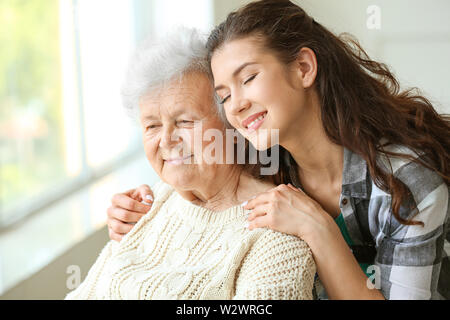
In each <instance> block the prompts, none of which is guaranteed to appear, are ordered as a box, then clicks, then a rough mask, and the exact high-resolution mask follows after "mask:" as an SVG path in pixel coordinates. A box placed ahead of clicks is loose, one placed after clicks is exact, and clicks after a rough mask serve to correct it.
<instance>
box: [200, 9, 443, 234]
mask: <svg viewBox="0 0 450 320" xmlns="http://www.w3.org/2000/svg"><path fill="white" fill-rule="evenodd" d="M247 36H255V37H257V38H259V39H261V44H262V45H263V46H264V47H265V48H267V49H269V50H272V51H273V52H274V53H275V54H276V55H277V57H278V58H279V59H280V60H281V61H282V62H284V63H286V64H289V63H291V62H293V61H294V60H295V59H296V58H297V55H298V53H299V51H300V49H301V48H303V47H308V48H310V49H312V50H313V51H314V53H315V55H316V58H317V64H318V70H317V77H316V83H315V86H316V90H317V92H318V94H319V97H320V99H321V100H320V104H321V118H322V124H323V127H324V129H325V132H326V134H327V136H328V137H329V139H330V140H331V141H332V142H334V143H336V144H338V145H341V146H344V147H346V148H347V149H350V150H352V151H353V152H355V153H357V154H359V155H360V156H362V158H363V159H364V160H365V161H366V162H367V164H368V167H369V171H370V174H371V177H372V179H373V180H374V182H375V183H376V185H377V186H378V187H380V188H382V189H383V190H385V191H387V192H389V193H390V194H391V195H392V199H393V201H392V203H393V214H394V216H395V217H396V218H397V220H398V221H399V222H401V223H403V224H408V225H410V224H421V225H423V223H422V222H420V221H412V220H411V219H408V220H407V219H404V218H402V217H401V216H400V215H399V209H400V205H401V204H402V202H403V200H405V198H406V197H407V196H408V194H409V193H410V191H409V189H408V188H407V186H406V185H405V184H403V183H402V182H401V181H400V180H399V179H397V178H396V177H395V176H394V175H393V174H391V173H390V172H389V171H386V170H383V169H382V168H381V167H380V166H379V163H378V162H377V154H379V153H382V154H385V155H388V156H389V155H391V156H400V157H404V158H406V159H410V160H412V161H414V162H417V163H419V164H421V165H423V166H425V167H427V168H429V169H431V170H433V171H435V172H436V173H438V174H439V175H440V176H441V177H442V178H443V179H444V181H445V182H446V183H447V185H450V178H449V176H450V161H449V160H450V159H449V158H450V116H449V115H439V114H438V113H437V112H436V111H435V109H434V108H433V106H432V104H431V103H430V101H429V100H428V99H427V98H425V97H424V96H422V95H420V94H419V93H418V91H417V90H416V89H408V90H404V91H402V90H401V89H400V85H399V83H398V81H397V80H396V78H395V77H394V75H393V74H392V73H391V72H390V71H389V69H388V68H387V66H386V65H385V64H383V63H379V62H376V61H373V60H371V59H370V58H369V56H368V55H367V53H366V52H365V51H364V50H363V49H362V48H361V46H360V45H359V44H358V42H357V41H356V40H354V39H353V38H351V37H350V36H349V35H348V34H344V35H342V36H339V37H338V36H335V35H334V34H333V33H331V32H330V31H328V30H327V29H326V28H325V27H323V26H322V25H320V24H319V23H317V22H316V21H314V19H313V18H312V17H310V16H309V15H308V14H306V13H305V11H304V10H303V9H302V8H300V7H299V6H297V5H295V4H293V3H291V2H290V1H286V0H262V1H257V2H252V3H249V4H248V5H246V6H244V7H242V8H241V9H239V10H238V11H235V12H232V13H230V14H229V15H228V17H227V19H226V21H224V22H223V23H222V24H220V25H219V26H217V27H216V28H215V29H214V30H213V31H212V33H211V35H210V37H209V39H208V42H207V47H208V49H209V59H211V56H212V54H213V53H214V51H215V50H216V49H218V48H219V47H220V46H221V45H223V44H224V43H226V42H227V41H230V40H233V39H238V38H243V37H247ZM380 138H385V139H386V140H387V141H389V143H392V144H398V145H402V146H405V147H409V148H410V149H412V150H414V151H416V152H421V153H423V156H421V157H418V158H413V157H412V156H408V155H405V154H398V153H393V152H389V151H386V150H384V149H383V146H385V145H380ZM283 151H284V152H287V151H285V150H283ZM280 155H281V156H283V154H282V152H281V153H280ZM288 170H289V168H288V167H287V166H286V165H285V163H284V162H283V161H280V172H279V174H278V176H277V177H278V179H277V182H279V183H287V182H288V181H289V178H288V177H289V171H288Z"/></svg>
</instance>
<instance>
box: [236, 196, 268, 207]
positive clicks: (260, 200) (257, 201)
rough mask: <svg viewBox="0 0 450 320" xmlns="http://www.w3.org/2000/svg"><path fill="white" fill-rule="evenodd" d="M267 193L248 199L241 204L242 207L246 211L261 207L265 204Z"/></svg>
mask: <svg viewBox="0 0 450 320" xmlns="http://www.w3.org/2000/svg"><path fill="white" fill-rule="evenodd" d="M267 195H268V193H267V192H262V193H259V194H257V195H256V196H254V197H253V198H250V199H249V200H248V201H246V202H244V203H243V204H242V207H243V208H244V209H246V210H252V209H254V208H255V207H256V206H259V205H263V204H265V203H267Z"/></svg>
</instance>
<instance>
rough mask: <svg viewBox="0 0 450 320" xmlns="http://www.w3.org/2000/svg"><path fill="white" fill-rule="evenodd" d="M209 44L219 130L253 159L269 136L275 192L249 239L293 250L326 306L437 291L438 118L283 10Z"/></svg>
mask: <svg viewBox="0 0 450 320" xmlns="http://www.w3.org/2000/svg"><path fill="white" fill-rule="evenodd" d="M207 47H208V49H209V58H210V62H211V69H212V72H213V76H214V83H215V88H216V92H217V95H218V96H219V98H220V100H221V104H222V108H223V112H224V113H225V115H226V118H227V119H228V121H229V122H230V124H231V125H232V126H234V127H235V128H236V129H237V130H238V131H239V132H240V133H241V134H242V135H244V136H245V137H246V138H247V139H248V140H249V141H250V142H251V143H252V144H253V146H255V147H256V148H257V149H260V148H262V146H264V145H266V143H268V144H269V145H273V144H274V142H271V141H270V137H271V134H270V133H271V130H279V145H280V146H281V147H282V153H281V154H282V155H283V157H282V159H281V160H285V161H284V162H282V163H281V168H280V175H279V176H280V177H281V179H280V181H279V183H282V184H281V185H279V186H278V187H277V188H275V189H273V190H271V191H269V192H265V193H263V194H260V195H259V196H258V197H256V198H255V199H252V200H250V201H249V202H248V203H247V204H246V206H245V208H246V209H251V210H252V213H251V214H250V216H249V220H250V221H251V222H250V226H249V228H250V229H253V228H260V227H269V228H272V229H274V230H277V231H281V232H285V233H289V234H293V235H296V236H298V237H300V238H302V239H303V240H305V241H306V242H307V243H308V244H309V246H310V248H311V250H312V251H313V254H314V258H315V261H316V264H317V268H318V276H319V278H320V280H321V282H322V284H323V286H324V288H325V291H326V293H327V294H328V297H329V298H332V299H341V298H345V299H360V298H363V299H365V298H366V299H371V298H387V299H398V298H399V299H430V298H431V299H433V298H442V295H444V294H445V292H444V290H447V294H448V290H449V289H448V288H449V287H450V285H449V284H445V283H444V280H445V279H444V278H445V277H441V281H440V282H439V276H440V274H441V273H443V272H447V273H448V272H449V270H448V268H449V264H448V260H445V263H446V264H445V265H444V263H443V262H442V261H443V257H444V256H445V251H444V249H443V244H444V240H445V235H446V226H447V225H448V224H447V221H448V216H449V204H448V199H449V187H448V186H449V183H450V177H449V176H450V161H449V158H450V121H449V117H445V116H441V115H439V114H438V113H437V112H436V111H435V110H434V109H433V107H432V105H431V104H430V102H429V101H428V100H427V99H426V98H424V97H422V96H420V95H417V94H415V93H414V92H413V91H412V90H408V91H400V87H399V84H398V82H397V80H396V79H395V78H394V76H393V74H392V73H391V72H390V71H389V70H388V68H387V67H386V66H385V65H384V64H381V63H377V62H375V61H373V60H371V59H370V58H369V57H368V56H367V54H366V53H365V52H364V51H363V49H362V48H361V47H360V46H359V45H358V44H357V42H356V41H345V40H344V39H341V38H339V37H336V36H335V35H333V34H332V33H331V32H329V31H328V30H327V29H325V28H324V27H323V26H321V25H320V24H318V23H317V22H315V21H314V19H313V18H311V17H310V16H308V15H307V14H306V13H305V11H304V10H302V9H301V8H300V7H298V6H297V5H295V4H293V3H291V2H290V1H280V0H276V1H271V0H268V1H267V0H265V1H258V2H253V3H250V4H248V5H246V6H245V7H243V8H241V9H240V10H238V11H236V12H233V13H231V14H229V16H228V17H227V19H226V21H225V22H223V23H222V24H220V25H219V26H217V27H216V28H215V29H214V30H213V31H212V33H211V35H210V37H209V39H208V44H207ZM264 129H266V130H264ZM286 184H287V185H286ZM349 246H350V247H351V248H352V249H354V250H353V253H354V254H352V253H351V252H350V250H348V249H349ZM371 253H372V254H371ZM355 257H356V258H359V259H358V260H359V262H365V263H366V264H363V263H361V265H358V261H357V259H356V258H355ZM370 265H374V266H372V267H369V270H367V267H368V266H370ZM363 271H366V272H367V276H371V280H372V278H373V280H374V282H375V286H376V288H373V287H372V286H370V283H369V285H368V284H367V280H368V279H367V276H366V275H365V274H364V272H363ZM372 275H373V277H372ZM447 279H448V277H447ZM438 282H439V286H440V287H441V286H442V288H443V290H438ZM377 288H378V289H379V290H377Z"/></svg>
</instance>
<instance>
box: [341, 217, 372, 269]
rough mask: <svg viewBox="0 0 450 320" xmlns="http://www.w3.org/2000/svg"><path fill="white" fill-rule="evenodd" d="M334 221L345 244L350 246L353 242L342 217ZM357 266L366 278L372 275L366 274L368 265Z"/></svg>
mask: <svg viewBox="0 0 450 320" xmlns="http://www.w3.org/2000/svg"><path fill="white" fill-rule="evenodd" d="M334 221H336V224H337V225H338V227H339V229H340V230H341V233H342V236H343V237H344V239H345V242H347V244H348V245H349V246H352V245H353V241H352V239H351V238H350V235H349V234H348V230H347V227H346V226H345V222H344V216H343V215H342V213H341V214H340V215H339V216H338V217H337V218H336V219H335V220H334ZM359 266H360V267H361V269H362V270H363V271H364V273H365V274H366V276H367V277H370V276H371V275H372V274H373V273H367V268H368V267H369V266H370V264H369V263H360V264H359Z"/></svg>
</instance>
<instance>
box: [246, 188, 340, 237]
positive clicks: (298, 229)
mask: <svg viewBox="0 0 450 320" xmlns="http://www.w3.org/2000/svg"><path fill="white" fill-rule="evenodd" d="M244 209H247V210H251V212H250V213H249V216H248V221H249V226H248V228H249V229H250V230H252V229H254V228H264V227H268V228H270V229H272V230H275V231H279V232H284V233H287V234H291V235H294V236H297V237H299V238H301V239H303V240H305V241H306V242H307V243H308V244H309V241H311V240H313V239H314V238H317V237H322V236H330V235H332V234H333V233H337V234H340V231H339V228H338V227H337V226H336V223H335V222H334V221H333V218H332V217H331V216H330V215H329V214H328V213H327V212H326V211H325V210H324V209H323V208H322V207H321V206H320V204H319V203H318V202H317V201H315V200H314V199H312V198H311V197H309V196H308V195H307V194H305V193H304V192H303V191H302V190H301V189H297V188H295V187H294V186H292V185H291V184H288V185H285V184H281V185H279V186H277V187H275V188H273V189H271V190H269V191H267V192H263V193H260V194H258V195H257V196H256V197H255V198H254V199H252V200H249V201H248V203H247V204H246V205H245V206H244Z"/></svg>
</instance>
